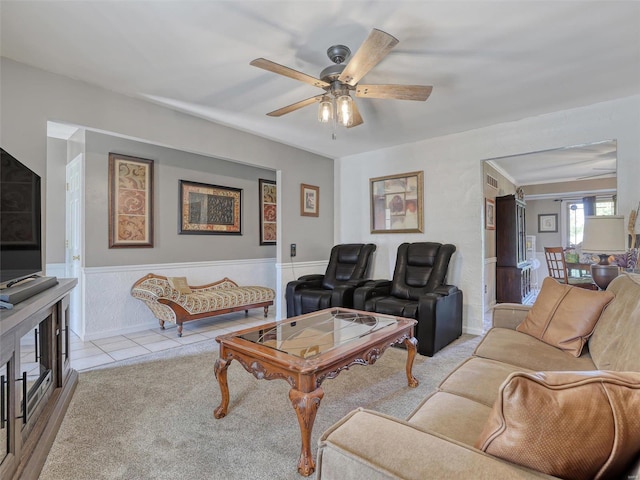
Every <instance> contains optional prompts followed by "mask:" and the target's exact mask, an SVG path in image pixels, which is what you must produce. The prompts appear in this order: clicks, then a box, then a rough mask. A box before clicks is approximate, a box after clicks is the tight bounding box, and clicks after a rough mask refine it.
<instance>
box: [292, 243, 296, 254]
mask: <svg viewBox="0 0 640 480" xmlns="http://www.w3.org/2000/svg"><path fill="white" fill-rule="evenodd" d="M291 256H292V257H295V256H296V244H295V243H292V244H291Z"/></svg>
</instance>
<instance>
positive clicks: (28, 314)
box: [0, 278, 78, 480]
mask: <svg viewBox="0 0 640 480" xmlns="http://www.w3.org/2000/svg"><path fill="white" fill-rule="evenodd" d="M76 284H77V280H76V279H75V278H66V279H59V281H58V284H57V285H55V286H53V287H51V288H49V289H47V290H45V291H43V292H40V293H38V294H36V295H34V296H32V297H30V298H28V299H26V300H24V301H22V302H20V303H18V304H16V305H15V306H14V307H13V309H11V310H0V376H3V377H4V382H3V383H4V385H3V386H2V387H3V388H2V389H0V395H2V394H3V393H4V397H0V407H2V410H3V411H2V412H0V413H2V415H1V417H2V420H3V421H2V422H0V447H1V448H0V478H3V479H7V480H9V479H32V478H38V476H39V475H40V471H41V470H42V467H43V466H44V463H45V461H46V459H47V455H48V453H49V450H50V449H51V445H53V441H54V439H55V437H56V434H57V432H58V429H59V428H60V424H61V423H62V419H63V417H64V415H65V413H66V411H67V407H68V406H69V403H70V402H71V397H72V395H73V392H74V390H75V387H76V385H77V383H78V373H77V372H76V371H75V370H73V369H72V368H71V363H70V362H71V361H70V345H69V336H70V332H69V303H70V301H69V297H70V293H71V290H73V288H74V287H75V286H76ZM34 332H37V333H35V340H34V341H33V342H32V343H33V344H34V345H35V346H36V350H35V351H36V352H37V353H36V355H37V359H38V363H39V364H40V372H45V373H44V374H41V378H40V380H39V381H29V379H28V377H27V376H26V374H25V377H23V371H22V370H23V369H22V368H21V363H20V362H21V360H22V357H23V356H24V355H23V353H24V352H23V351H22V350H23V346H24V350H25V351H26V349H27V344H28V343H29V342H30V341H31V340H32V339H33V338H34V335H33V333H34ZM23 383H26V384H27V385H28V388H26V387H25V386H23ZM25 392H26V395H25ZM25 410H26V415H25V413H24V412H25ZM7 446H8V447H7ZM5 451H8V452H7V453H6V454H5Z"/></svg>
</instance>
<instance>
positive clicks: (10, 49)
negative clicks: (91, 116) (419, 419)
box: [0, 0, 640, 161]
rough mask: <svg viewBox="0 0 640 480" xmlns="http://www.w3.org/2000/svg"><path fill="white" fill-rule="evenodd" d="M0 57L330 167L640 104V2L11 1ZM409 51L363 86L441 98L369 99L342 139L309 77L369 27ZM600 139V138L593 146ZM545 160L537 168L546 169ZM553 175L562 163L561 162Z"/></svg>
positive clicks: (393, 57)
mask: <svg viewBox="0 0 640 480" xmlns="http://www.w3.org/2000/svg"><path fill="white" fill-rule="evenodd" d="M0 9H1V12H0V13H1V16H0V18H1V25H0V27H1V28H0V39H1V52H2V55H3V56H5V57H8V58H11V59H14V60H16V61H19V62H23V63H26V64H30V65H34V66H37V67H40V68H43V69H45V70H49V71H52V72H57V73H60V74H63V75H66V76H69V77H72V78H76V79H81V80H84V81H87V82H90V83H93V84H97V85H101V86H103V87H105V88H108V89H110V90H113V91H116V92H121V93H123V94H126V95H129V96H133V97H139V98H144V99H148V100H151V101H153V102H157V103H159V104H162V105H166V106H168V107H170V108H174V109H176V110H180V111H182V112H186V113H190V114H193V115H197V116H199V117H202V118H206V119H210V120H211V121H213V122H217V123H222V124H225V125H229V126H232V127H235V128H238V129H241V130H245V131H249V132H252V133H255V134H257V135H260V136H263V137H267V138H270V139H274V140H277V141H279V142H282V143H286V144H290V145H293V146H296V147H299V148H302V149H305V150H309V151H312V152H316V153H319V154H322V155H326V156H328V157H332V158H339V157H344V156H348V155H351V154H356V153H361V152H366V151H371V150H377V149H381V148H385V147H391V146H394V145H399V144H403V143H408V142H414V141H418V140H421V139H426V138H431V137H436V136H441V135H445V134H449V133H454V132H460V131H465V130H469V129H473V128H478V127H482V126H485V125H491V124H495V123H500V122H508V121H514V120H518V119H521V118H525V117H530V116H534V115H539V114H544V113H547V112H553V111H559V110H564V109H568V108H574V107H579V106H583V105H589V104H593V103H596V102H600V101H606V100H611V99H615V98H622V97H626V96H630V95H635V94H638V93H640V28H639V25H640V2H638V1H622V2H613V1H586V0H583V1H562V2H559V1H517V0H512V1H502V2H488V1H480V0H478V1H466V2H462V1H455V0H450V1H379V0H367V1H356V0H341V1H329V0H323V1H305V0H294V1H269V0H266V1H241V0H236V1H202V0H201V1H187V0H184V1H151V2H140V1H135V2H134V1H126V0H125V1H85V2H78V1H51V0H50V1H41V2H37V1H7V0H2V1H1V3H0ZM374 27H375V28H379V29H381V30H384V31H386V32H388V33H390V34H392V35H394V36H395V37H396V38H398V39H399V41H400V42H399V44H398V45H397V46H396V47H395V48H394V49H393V50H392V51H391V53H390V54H389V55H388V56H387V57H386V58H384V59H383V60H382V61H381V62H380V63H379V64H378V65H377V66H376V67H374V69H373V70H371V71H370V72H369V74H367V75H366V76H365V77H364V79H363V80H362V82H366V83H383V84H385V83H398V84H423V85H433V93H432V94H431V97H430V98H429V99H428V100H427V101H426V102H413V101H403V100H379V99H358V100H357V102H358V107H359V110H360V112H361V114H362V116H363V118H364V124H363V125H361V126H358V127H355V128H352V129H348V130H347V129H344V128H342V127H339V130H338V131H337V134H338V138H337V140H332V139H331V130H330V128H329V127H326V126H324V125H320V124H319V123H318V122H317V120H316V107H314V106H309V107H305V108H303V109H300V110H297V111H295V112H293V113H290V114H288V115H285V116H283V117H279V118H272V117H267V116H266V115H265V114H266V113H267V112H270V111H272V110H275V109H277V108H280V107H283V106H286V105H289V104H292V103H295V102H297V101H300V100H303V99H305V98H308V97H311V96H313V95H317V94H318V93H322V90H320V89H317V88H315V87H313V86H310V85H308V84H305V83H301V82H298V81H295V80H292V79H290V78H287V77H283V76H280V75H276V74H274V73H271V72H267V71H264V70H261V69H259V68H256V67H252V66H250V65H249V62H250V61H251V60H253V59H255V58H258V57H265V58H267V59H269V60H272V61H274V62H276V63H279V64H282V65H286V66H288V67H291V68H293V69H296V70H299V71H302V72H304V73H307V74H310V75H312V76H315V77H317V76H319V74H320V71H321V70H322V69H323V68H324V67H326V66H328V65H330V64H331V61H330V60H329V59H328V57H327V56H326V50H327V48H329V47H330V46H331V45H334V44H345V45H347V46H349V47H350V48H351V50H352V52H355V51H356V50H357V49H358V47H359V46H360V44H361V43H362V42H363V41H364V39H365V38H366V37H367V35H368V34H369V32H370V31H371V29H372V28H374ZM594 140H600V139H594ZM536 161H537V160H536ZM556 161H560V160H558V159H556Z"/></svg>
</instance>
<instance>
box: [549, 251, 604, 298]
mask: <svg viewBox="0 0 640 480" xmlns="http://www.w3.org/2000/svg"><path fill="white" fill-rule="evenodd" d="M544 258H545V260H546V261H547V268H548V269H549V276H550V277H551V278H554V279H555V280H557V281H558V282H560V283H564V284H567V285H573V286H575V287H580V288H587V289H589V290H597V289H598V287H597V286H596V285H595V284H594V283H593V278H591V276H584V277H571V276H569V272H568V269H567V262H566V260H565V257H564V249H563V248H562V247H544Z"/></svg>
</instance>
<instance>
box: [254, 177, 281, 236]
mask: <svg viewBox="0 0 640 480" xmlns="http://www.w3.org/2000/svg"><path fill="white" fill-rule="evenodd" d="M258 184H259V186H260V205H259V208H260V245H275V244H276V239H277V233H276V227H277V209H278V203H277V199H278V187H277V185H276V182H275V181H274V180H265V179H264V178H260V179H258Z"/></svg>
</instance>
